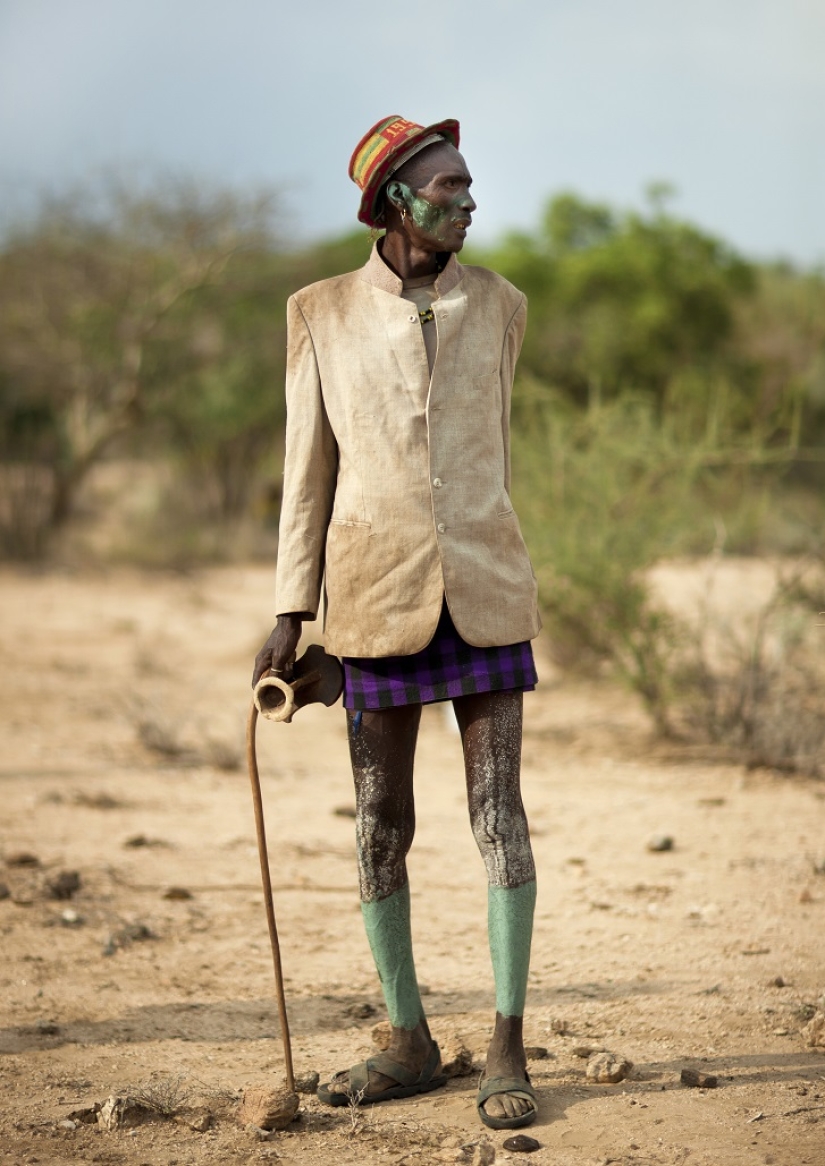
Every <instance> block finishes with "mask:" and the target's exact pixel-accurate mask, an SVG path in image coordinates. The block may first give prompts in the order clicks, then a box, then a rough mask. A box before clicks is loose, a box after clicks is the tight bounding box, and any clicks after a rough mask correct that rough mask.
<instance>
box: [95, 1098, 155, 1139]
mask: <svg viewBox="0 0 825 1166" xmlns="http://www.w3.org/2000/svg"><path fill="white" fill-rule="evenodd" d="M148 1112H149V1111H148V1110H147V1109H146V1108H145V1107H144V1106H142V1105H139V1104H138V1102H137V1101H133V1100H132V1098H131V1097H115V1096H114V1095H112V1096H110V1097H107V1098H106V1100H105V1101H104V1102H103V1104H102V1105H101V1107H100V1110H99V1111H98V1114H97V1124H98V1125H99V1126H100V1128H101V1129H102V1130H109V1131H111V1130H119V1129H128V1128H131V1127H133V1126H139V1125H141V1124H142V1123H143V1122H144V1121H145V1120H146V1118H147V1116H148Z"/></svg>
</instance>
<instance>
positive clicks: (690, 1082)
mask: <svg viewBox="0 0 825 1166" xmlns="http://www.w3.org/2000/svg"><path fill="white" fill-rule="evenodd" d="M679 1080H680V1081H681V1082H682V1084H683V1085H687V1086H688V1087H689V1088H690V1089H715V1088H716V1086H717V1085H718V1084H719V1079H718V1077H715V1076H714V1075H713V1074H712V1073H700V1072H699V1070H698V1069H682V1072H681V1073H680V1074H679Z"/></svg>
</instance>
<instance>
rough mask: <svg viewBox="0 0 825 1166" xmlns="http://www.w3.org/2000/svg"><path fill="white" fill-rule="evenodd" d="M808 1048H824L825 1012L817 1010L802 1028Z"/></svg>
mask: <svg viewBox="0 0 825 1166" xmlns="http://www.w3.org/2000/svg"><path fill="white" fill-rule="evenodd" d="M802 1035H803V1037H804V1038H805V1044H806V1045H807V1046H808V1048H809V1049H825V1012H817V1013H816V1014H815V1015H814V1016H812V1017H811V1019H810V1021H809V1022H808V1023H807V1024H806V1025H805V1027H804V1028H803V1029H802Z"/></svg>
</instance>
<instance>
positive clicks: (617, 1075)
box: [587, 1052, 633, 1085]
mask: <svg viewBox="0 0 825 1166" xmlns="http://www.w3.org/2000/svg"><path fill="white" fill-rule="evenodd" d="M632 1068H633V1062H632V1061H628V1060H627V1058H626V1057H620V1056H617V1055H616V1054H615V1053H607V1052H604V1053H594V1054H593V1056H592V1057H591V1058H590V1060H589V1061H588V1062H587V1080H588V1081H592V1082H594V1083H595V1084H597V1085H616V1084H617V1083H618V1082H619V1081H624V1079H625V1077H626V1076H627V1075H628V1073H629V1072H630V1070H631V1069H632Z"/></svg>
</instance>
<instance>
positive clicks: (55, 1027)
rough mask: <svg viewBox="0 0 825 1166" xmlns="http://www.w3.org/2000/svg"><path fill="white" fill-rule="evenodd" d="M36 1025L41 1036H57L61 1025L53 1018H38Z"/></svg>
mask: <svg viewBox="0 0 825 1166" xmlns="http://www.w3.org/2000/svg"><path fill="white" fill-rule="evenodd" d="M35 1027H36V1028H37V1032H38V1035H39V1036H57V1034H58V1033H59V1032H60V1025H59V1024H55V1022H54V1021H53V1020H38V1022H37V1025H36V1026H35Z"/></svg>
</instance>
